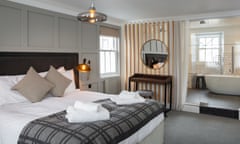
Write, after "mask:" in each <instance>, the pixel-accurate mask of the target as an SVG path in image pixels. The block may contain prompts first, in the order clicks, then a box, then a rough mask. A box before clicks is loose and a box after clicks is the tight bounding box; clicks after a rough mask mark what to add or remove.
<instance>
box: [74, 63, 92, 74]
mask: <svg viewBox="0 0 240 144" xmlns="http://www.w3.org/2000/svg"><path fill="white" fill-rule="evenodd" d="M77 69H78V71H80V72H90V71H91V68H90V66H89V65H88V64H85V63H83V64H79V65H78V66H77Z"/></svg>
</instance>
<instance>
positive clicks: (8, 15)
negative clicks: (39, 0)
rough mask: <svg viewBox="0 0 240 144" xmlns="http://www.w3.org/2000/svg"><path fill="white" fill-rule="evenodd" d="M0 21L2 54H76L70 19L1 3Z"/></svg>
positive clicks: (76, 34) (76, 33)
mask: <svg viewBox="0 0 240 144" xmlns="http://www.w3.org/2000/svg"><path fill="white" fill-rule="evenodd" d="M0 19H1V21H0V50H1V51H39V52H45V51H46V52H79V49H80V47H79V40H80V36H79V29H80V25H81V24H80V22H78V21H77V19H76V18H75V17H73V16H68V15H64V14H58V13H54V12H50V11H46V10H42V9H38V8H32V7H28V6H24V5H20V4H15V3H13V2H8V1H4V0H1V1H0Z"/></svg>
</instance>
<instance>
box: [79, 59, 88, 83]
mask: <svg viewBox="0 0 240 144" xmlns="http://www.w3.org/2000/svg"><path fill="white" fill-rule="evenodd" d="M86 61H87V60H86V58H84V59H83V63H82V64H79V65H78V66H77V70H78V71H79V72H81V75H80V79H81V80H89V72H90V71H91V67H90V63H91V62H90V60H88V62H87V63H86Z"/></svg>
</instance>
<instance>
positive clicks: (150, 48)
mask: <svg viewBox="0 0 240 144" xmlns="http://www.w3.org/2000/svg"><path fill="white" fill-rule="evenodd" d="M141 54H142V61H143V63H144V64H145V65H146V66H147V67H149V68H152V69H160V68H161V67H162V66H163V65H164V63H165V62H166V60H167V58H168V49H167V46H166V45H165V44H164V43H163V42H161V41H160V40H156V39H151V40H149V41H147V42H145V43H144V44H143V47H142V51H141Z"/></svg>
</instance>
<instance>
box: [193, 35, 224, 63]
mask: <svg viewBox="0 0 240 144" xmlns="http://www.w3.org/2000/svg"><path fill="white" fill-rule="evenodd" d="M222 39H223V33H222V32H218V33H200V34H196V44H197V50H198V52H197V54H198V61H199V62H207V63H218V64H220V61H221V53H222V45H223V43H222V41H223V40H222Z"/></svg>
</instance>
